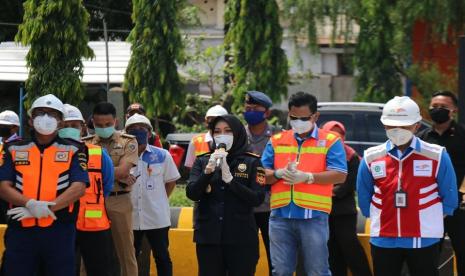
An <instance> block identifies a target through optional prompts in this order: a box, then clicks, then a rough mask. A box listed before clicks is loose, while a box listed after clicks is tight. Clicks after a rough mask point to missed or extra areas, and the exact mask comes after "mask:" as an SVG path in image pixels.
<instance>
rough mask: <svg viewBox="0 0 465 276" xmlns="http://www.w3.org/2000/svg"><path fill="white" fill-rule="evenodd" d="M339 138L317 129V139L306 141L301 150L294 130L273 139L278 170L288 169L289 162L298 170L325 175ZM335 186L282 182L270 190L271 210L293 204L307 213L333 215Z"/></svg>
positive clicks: (275, 164)
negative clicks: (328, 160) (292, 162)
mask: <svg viewBox="0 0 465 276" xmlns="http://www.w3.org/2000/svg"><path fill="white" fill-rule="evenodd" d="M338 139H340V138H338V136H337V135H336V134H334V133H331V132H327V131H324V130H321V129H318V139H315V138H313V137H311V138H309V139H306V140H305V141H304V142H303V143H302V145H301V146H300V147H299V145H298V144H297V140H296V138H295V137H294V132H293V131H292V130H286V131H283V132H281V133H278V134H276V135H274V136H272V137H271V143H272V145H273V149H274V167H275V169H281V168H285V167H286V166H287V164H288V162H289V161H295V162H296V163H297V169H298V170H300V171H304V172H310V173H318V172H324V171H326V154H327V152H328V150H329V148H330V147H331V146H332V145H333V144H334V143H335V142H336V141H337V140H338ZM332 189H333V185H328V184H321V183H312V184H307V183H298V184H294V185H288V184H286V183H284V180H283V179H280V180H278V181H277V182H276V183H275V184H273V185H272V186H271V201H270V206H271V208H272V209H276V208H280V207H284V206H287V205H288V204H289V203H290V202H291V201H293V202H294V203H295V204H296V205H297V206H300V207H302V208H305V209H311V210H318V211H323V212H326V213H330V212H331V204H332Z"/></svg>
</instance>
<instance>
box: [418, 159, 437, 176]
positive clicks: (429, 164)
mask: <svg viewBox="0 0 465 276" xmlns="http://www.w3.org/2000/svg"><path fill="white" fill-rule="evenodd" d="M432 175H433V161H432V160H413V176H425V177H431V176H432Z"/></svg>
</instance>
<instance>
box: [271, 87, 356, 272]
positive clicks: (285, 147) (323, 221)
mask: <svg viewBox="0 0 465 276" xmlns="http://www.w3.org/2000/svg"><path fill="white" fill-rule="evenodd" d="M288 107H289V119H290V125H291V127H292V130H286V131H283V132H282V133H279V134H275V135H274V136H272V137H271V140H270V142H268V144H267V146H266V147H265V151H264V152H263V156H262V163H263V166H264V167H265V168H266V175H267V183H268V184H271V185H272V186H271V200H270V207H271V210H272V211H271V215H270V222H269V228H270V230H269V231H270V251H271V262H272V265H273V275H279V276H281V275H289V276H290V275H293V273H294V271H295V266H296V262H297V252H298V251H299V250H300V253H301V255H302V259H303V264H304V268H305V271H306V273H307V275H320V276H321V275H331V273H330V271H329V265H328V247H327V242H328V238H329V230H328V214H329V213H330V212H331V197H332V188H333V187H332V186H333V185H332V184H334V183H341V182H344V181H345V178H346V175H347V164H346V161H345V160H346V156H345V151H344V146H343V144H342V142H341V140H340V138H339V137H338V136H337V135H336V134H334V133H331V132H328V131H324V130H321V129H318V127H317V126H316V121H317V120H318V116H319V113H318V112H317V99H316V98H315V97H314V96H313V95H310V94H307V93H304V92H298V93H296V94H294V95H292V96H291V97H290V99H289V103H288Z"/></svg>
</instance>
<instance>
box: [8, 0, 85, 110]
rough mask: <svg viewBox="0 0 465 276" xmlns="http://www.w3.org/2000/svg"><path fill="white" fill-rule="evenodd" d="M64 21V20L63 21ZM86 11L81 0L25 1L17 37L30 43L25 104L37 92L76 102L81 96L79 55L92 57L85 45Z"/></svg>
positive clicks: (81, 67) (22, 41) (81, 68)
mask: <svg viewBox="0 0 465 276" xmlns="http://www.w3.org/2000/svg"><path fill="white" fill-rule="evenodd" d="M63 22H66V24H64V23H63ZM88 23H89V14H88V13H87V11H86V9H85V8H84V6H83V5H82V0H56V1H45V0H27V1H26V2H25V3H24V19H23V23H22V24H21V25H20V26H19V30H18V34H17V35H16V40H17V41H18V42H21V43H22V44H23V45H30V47H31V48H30V50H29V52H28V54H27V56H26V60H27V66H28V67H29V69H30V72H29V78H28V79H27V81H26V90H27V92H28V95H29V96H28V99H27V103H28V104H30V103H31V101H32V100H33V99H34V98H35V97H36V96H38V95H44V94H47V93H52V94H55V95H56V96H58V97H60V98H61V99H62V100H64V101H66V102H69V103H74V104H77V103H79V101H80V100H81V99H82V98H83V96H84V90H83V86H82V84H81V80H80V79H81V77H82V75H83V65H82V61H81V58H92V57H93V52H92V49H90V48H89V47H88V46H87V42H88V35H87V26H88Z"/></svg>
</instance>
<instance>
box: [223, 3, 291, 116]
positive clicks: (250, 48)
mask: <svg viewBox="0 0 465 276" xmlns="http://www.w3.org/2000/svg"><path fill="white" fill-rule="evenodd" d="M225 24H226V25H227V26H228V31H227V33H226V37H225V48H226V49H227V51H228V52H227V55H228V56H229V59H228V63H227V64H226V66H227V68H228V73H229V74H231V88H232V95H233V97H234V105H233V109H234V110H236V109H238V108H239V107H241V106H242V103H243V101H244V95H245V93H246V91H247V90H252V89H253V90H259V91H263V92H265V93H267V94H268V95H269V96H270V97H271V98H272V99H273V100H279V99H280V97H281V95H285V94H286V93H287V82H288V79H289V76H288V64H287V58H286V54H285V53H284V51H283V49H281V43H282V33H283V31H282V27H281V25H280V24H279V9H278V5H277V4H276V1H275V0H229V1H228V2H227V6H226V12H225Z"/></svg>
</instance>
